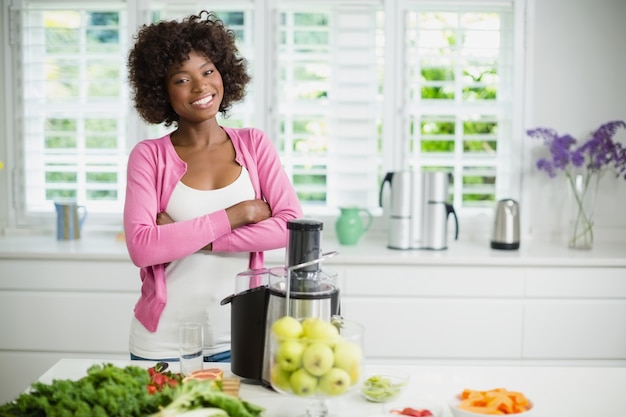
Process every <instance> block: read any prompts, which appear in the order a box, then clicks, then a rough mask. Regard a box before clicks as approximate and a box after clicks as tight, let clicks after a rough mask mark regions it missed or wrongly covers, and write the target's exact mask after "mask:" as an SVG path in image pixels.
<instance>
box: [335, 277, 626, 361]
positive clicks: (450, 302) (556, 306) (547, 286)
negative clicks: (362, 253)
mask: <svg viewBox="0 0 626 417" xmlns="http://www.w3.org/2000/svg"><path fill="white" fill-rule="evenodd" d="M341 282H342V313H343V314H344V315H345V316H346V317H349V318H351V319H353V320H356V321H360V322H363V323H366V325H367V326H366V350H367V354H368V356H370V357H372V358H376V359H382V360H394V361H398V360H400V361H405V362H406V361H413V362H415V361H417V362H425V361H432V360H436V361H449V360H455V361H463V360H465V361H481V360H501V361H511V360H517V361H520V360H522V361H526V362H530V361H535V362H540V361H541V362H544V363H545V362H546V361H548V362H550V363H555V362H557V361H580V362H581V363H582V362H583V361H584V362H585V363H589V362H593V363H604V362H607V361H611V362H619V363H621V364H626V267H599V266H589V267H583V266H579V267H576V268H571V267H555V266H551V267H533V266H531V267H522V266H517V267H513V266H512V267H490V266H480V265H474V266H463V267H461V266H419V265H415V266H407V265H401V266H393V265H387V266H354V265H350V266H343V268H342V281H341Z"/></svg>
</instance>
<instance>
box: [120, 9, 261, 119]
mask: <svg viewBox="0 0 626 417" xmlns="http://www.w3.org/2000/svg"><path fill="white" fill-rule="evenodd" d="M204 15H205V16H204ZM203 16H204V18H203ZM192 51H196V52H197V53H200V54H204V55H206V56H207V57H208V58H209V59H210V60H211V61H212V62H213V64H214V65H215V67H216V68H217V70H218V71H219V72H220V74H221V75H222V81H223V84H224V97H223V99H222V103H221V104H220V109H219V111H220V113H222V114H223V115H224V116H225V117H226V116H227V114H228V111H229V110H230V108H231V106H232V105H233V103H236V102H238V101H240V100H242V99H243V98H244V95H245V89H246V85H247V84H248V82H249V81H250V76H249V75H248V73H247V62H246V60H245V59H244V58H243V57H241V56H239V54H238V50H237V46H236V45H235V32H234V31H233V30H231V29H228V28H227V27H226V26H225V25H224V23H223V22H222V21H221V20H220V19H219V18H218V17H217V16H216V15H215V14H214V13H213V12H207V11H206V10H203V11H201V12H200V13H199V15H192V16H189V17H187V18H185V19H184V20H183V21H182V22H179V21H174V20H172V21H161V22H158V23H154V24H151V25H143V26H142V27H141V28H140V29H139V31H138V32H137V34H136V36H135V45H134V47H133V48H132V49H131V51H130V53H129V55H128V70H129V74H128V80H129V81H130V85H131V88H132V93H133V100H134V102H135V108H136V109H137V111H138V112H139V115H140V116H141V117H142V118H143V119H144V120H145V121H147V122H148V123H154V124H160V123H165V126H170V125H171V124H172V123H174V122H178V120H179V116H178V114H176V112H174V110H173V109H172V106H171V105H170V103H169V98H168V94H167V88H166V85H165V80H166V74H167V70H168V68H170V67H171V66H172V65H175V64H182V63H183V62H184V61H186V60H188V59H189V53H190V52H192Z"/></svg>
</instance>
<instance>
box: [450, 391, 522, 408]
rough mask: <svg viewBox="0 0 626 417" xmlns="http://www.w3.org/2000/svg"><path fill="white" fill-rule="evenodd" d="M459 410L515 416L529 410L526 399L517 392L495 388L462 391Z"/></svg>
mask: <svg viewBox="0 0 626 417" xmlns="http://www.w3.org/2000/svg"><path fill="white" fill-rule="evenodd" d="M459 398H460V400H461V403H460V404H459V408H460V409H462V410H466V411H470V412H472V413H479V414H517V413H523V412H525V411H528V410H529V409H530V401H528V398H526V396H525V395H524V394H523V393H521V392H517V391H509V390H507V389H506V388H495V389H492V390H487V391H480V390H472V389H464V390H463V392H461V394H460V395H459Z"/></svg>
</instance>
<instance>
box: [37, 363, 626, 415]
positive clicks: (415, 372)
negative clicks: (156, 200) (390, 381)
mask: <svg viewBox="0 0 626 417" xmlns="http://www.w3.org/2000/svg"><path fill="white" fill-rule="evenodd" d="M105 362H107V363H113V364H115V365H117V366H121V367H123V366H126V365H130V364H131V362H129V361H119V360H117V361H115V360H96V359H61V360H60V361H59V362H57V363H56V364H55V365H54V366H53V367H52V368H50V369H49V370H48V371H47V372H46V373H45V374H44V375H42V376H41V377H40V378H39V381H41V382H44V383H50V382H51V381H52V380H53V379H64V378H69V379H78V378H80V377H82V376H84V375H85V374H86V371H87V369H88V368H89V366H91V365H93V364H95V363H105ZM132 364H133V365H138V366H144V367H146V368H147V367H149V366H152V365H153V364H154V362H139V361H135V362H132ZM173 366H174V367H173V368H172V369H177V368H176V364H173ZM205 367H207V368H208V367H221V368H222V369H224V370H225V375H227V376H228V375H231V376H232V374H231V373H230V370H229V367H228V364H224V363H220V364H214V363H211V364H205ZM390 367H391V366H389V365H378V364H370V363H367V364H366V373H367V374H372V373H378V372H380V371H382V370H384V369H386V368H390ZM398 368H400V367H399V366H398ZM401 369H402V370H404V371H407V372H409V373H410V382H409V385H408V386H407V387H406V388H405V390H404V392H403V394H402V396H401V397H400V398H398V399H397V400H395V401H394V403H398V405H402V406H409V407H410V406H413V405H419V403H420V402H422V401H427V402H429V403H431V404H435V405H439V406H441V407H442V410H443V414H442V417H451V416H452V414H451V413H450V410H449V409H448V406H447V404H448V401H449V400H450V399H451V398H452V396H453V395H455V394H456V393H458V392H460V391H461V390H462V389H464V388H472V389H492V388H498V387H503V388H507V389H510V390H517V391H521V392H523V393H524V394H525V395H526V396H527V397H528V398H529V399H530V400H531V401H532V402H533V403H534V406H535V407H534V412H533V417H562V416H563V417H564V416H567V417H590V416H599V417H600V416H618V415H624V413H625V412H626V411H625V410H626V396H625V395H624V391H623V390H624V387H626V367H565V366H562V367H539V366H402V367H401ZM240 396H241V398H243V399H245V400H246V401H249V402H252V403H254V404H258V405H260V406H262V407H265V409H266V411H265V413H264V414H263V416H264V417H288V416H291V417H293V416H297V415H302V414H304V409H305V407H306V404H307V399H302V398H297V397H292V396H287V395H283V394H278V393H275V392H273V391H271V390H269V389H267V388H263V387H261V386H259V385H252V384H247V383H243V384H242V385H241V389H240ZM329 408H330V415H331V416H336V417H375V416H377V415H379V416H380V415H382V413H381V412H382V410H383V405H381V404H377V403H370V402H367V401H365V400H364V399H362V398H361V397H360V396H359V394H358V392H350V393H348V394H346V395H345V396H342V397H338V398H335V399H332V400H331V401H330V402H329Z"/></svg>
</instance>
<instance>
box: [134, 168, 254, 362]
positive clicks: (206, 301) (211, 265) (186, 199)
mask: <svg viewBox="0 0 626 417" xmlns="http://www.w3.org/2000/svg"><path fill="white" fill-rule="evenodd" d="M253 198H254V189H253V188H252V183H251V182H250V176H249V174H248V171H247V170H246V168H245V167H242V169H241V174H240V175H239V177H238V178H237V179H236V180H235V181H234V182H233V183H232V184H230V185H228V186H226V187H224V188H220V189H217V190H196V189H193V188H191V187H188V186H186V185H185V184H183V183H182V182H179V183H178V184H177V185H176V188H175V189H174V192H173V193H172V196H171V197H170V201H169V203H168V205H167V210H166V212H167V214H169V216H170V217H172V218H173V219H174V220H175V221H182V220H188V219H192V218H194V217H198V216H201V215H203V214H206V213H211V212H214V211H217V210H221V209H224V208H227V207H230V206H232V205H234V204H236V203H239V202H241V201H243V200H251V199H253ZM249 258H250V255H249V253H248V252H245V253H243V252H238V253H234V252H232V253H213V252H210V251H199V252H196V253H194V254H192V255H189V256H187V257H186V258H183V259H179V260H177V261H174V262H172V263H170V264H169V265H168V266H167V268H166V270H165V277H166V285H167V304H166V305H165V309H164V310H163V314H162V315H161V318H160V320H159V326H158V328H157V331H156V332H154V333H152V332H149V331H148V330H146V328H145V327H143V325H142V324H141V323H139V321H138V320H137V319H136V318H133V321H132V323H131V329H130V352H131V353H133V354H134V355H137V356H139V357H141V358H146V359H155V360H157V359H170V358H178V328H179V325H180V324H181V323H182V322H184V321H201V322H203V323H204V346H205V349H204V355H205V356H207V355H213V354H216V353H220V352H224V351H227V350H230V305H229V304H227V305H224V306H221V305H220V301H221V300H222V299H223V298H224V297H226V296H228V295H230V294H232V293H233V292H234V291H235V276H236V275H237V273H239V272H241V271H245V270H246V269H248V262H249Z"/></svg>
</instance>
